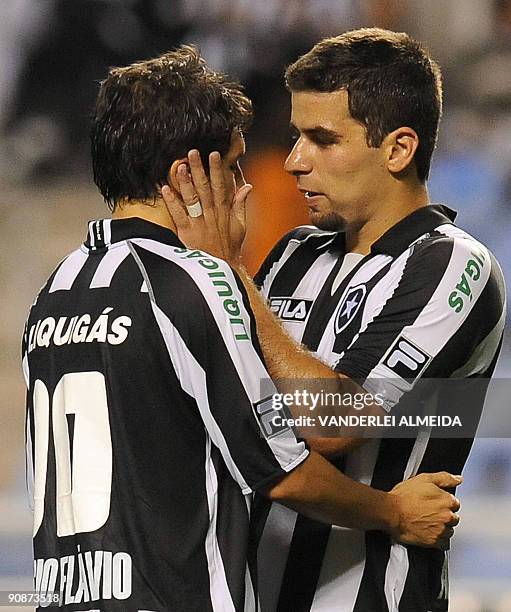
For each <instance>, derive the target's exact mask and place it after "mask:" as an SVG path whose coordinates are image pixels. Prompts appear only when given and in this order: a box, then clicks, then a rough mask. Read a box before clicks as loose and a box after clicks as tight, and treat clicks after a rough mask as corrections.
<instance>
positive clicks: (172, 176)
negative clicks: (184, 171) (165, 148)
mask: <svg viewBox="0 0 511 612" xmlns="http://www.w3.org/2000/svg"><path fill="white" fill-rule="evenodd" d="M181 164H186V166H188V158H187V157H183V158H181V159H176V160H174V161H173V162H172V165H171V166H170V169H169V171H168V173H167V181H168V184H169V186H170V187H172V189H173V190H174V191H175V192H176V193H178V194H181V191H180V189H179V183H178V180H177V169H178V168H179V166H180V165H181Z"/></svg>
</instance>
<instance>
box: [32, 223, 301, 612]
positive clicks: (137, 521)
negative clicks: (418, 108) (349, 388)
mask: <svg viewBox="0 0 511 612" xmlns="http://www.w3.org/2000/svg"><path fill="white" fill-rule="evenodd" d="M23 369H24V374H25V377H26V382H27V386H28V393H27V398H28V399H27V428H26V436H27V458H28V475H29V486H30V488H31V489H33V499H34V553H35V565H34V572H35V586H36V589H37V590H41V591H42V592H43V593H44V592H46V591H48V592H53V591H56V592H57V593H59V594H60V597H61V604H60V605H61V609H65V610H81V611H85V610H101V611H102V612H105V611H114V610H115V611H122V612H132V611H135V610H144V611H158V612H164V611H171V612H181V611H183V612H185V611H186V612H197V611H198V610H200V611H201V612H207V611H208V610H209V611H214V612H226V611H231V612H245V611H249V610H255V609H256V607H257V606H256V603H255V593H254V589H253V584H254V582H255V581H254V579H253V575H251V570H252V569H253V566H254V564H253V563H252V568H251V567H250V565H251V564H250V556H251V555H250V550H249V515H250V505H251V495H250V494H251V492H252V491H254V490H257V489H259V488H260V487H263V486H266V485H268V484H269V483H271V482H272V481H274V480H277V479H279V478H281V477H282V476H283V475H284V474H285V473H286V472H288V471H289V470H291V469H293V467H295V466H297V465H298V464H300V463H301V461H303V460H304V459H305V457H306V456H307V453H308V451H307V449H306V447H305V445H304V443H303V442H298V441H296V439H295V438H294V436H289V432H285V431H282V432H280V434H278V435H275V436H273V437H271V438H266V437H265V436H264V435H263V433H262V432H263V427H262V423H261V422H260V419H261V415H262V414H264V411H265V406H266V407H267V404H265V403H264V400H265V397H262V396H261V389H260V387H261V385H260V381H261V380H262V379H268V375H267V373H266V370H265V366H264V363H263V360H262V358H261V352H260V348H259V345H258V342H257V338H256V336H255V327H254V320H253V317H252V314H251V312H250V308H249V304H248V300H247V296H246V293H245V291H244V289H243V286H242V284H241V282H240V281H239V279H238V278H237V277H236V276H235V274H234V273H233V271H232V270H231V269H230V268H229V266H228V265H227V264H226V263H225V262H223V261H221V260H219V259H215V258H214V257H211V256H209V255H207V254H205V253H203V252H200V251H192V250H188V249H186V248H184V247H183V245H182V244H181V243H180V241H179V240H178V239H177V237H176V236H175V235H174V234H173V233H172V232H171V231H169V230H167V229H165V228H163V227H160V226H158V225H154V224H152V223H149V222H147V221H144V220H142V219H139V218H131V219H123V220H113V221H110V220H103V221H95V222H91V223H90V224H89V232H88V237H87V241H86V242H85V243H84V244H83V245H81V247H80V248H78V249H77V250H76V251H74V252H73V253H71V254H70V255H69V256H68V257H67V258H66V259H64V260H63V261H62V262H61V263H60V265H59V266H58V267H57V269H56V271H55V272H54V273H53V274H52V275H51V277H50V279H49V280H48V282H47V283H46V285H45V286H44V287H43V289H42V290H41V292H40V293H39V295H38V297H37V298H36V300H35V302H34V304H33V306H32V308H31V311H30V314H29V318H28V321H27V325H26V330H25V335H24V342H23ZM32 470H33V472H32ZM31 480H32V483H31V484H30V481H31ZM247 559H248V561H249V563H248V564H247ZM253 559H255V556H254V555H252V560H253Z"/></svg>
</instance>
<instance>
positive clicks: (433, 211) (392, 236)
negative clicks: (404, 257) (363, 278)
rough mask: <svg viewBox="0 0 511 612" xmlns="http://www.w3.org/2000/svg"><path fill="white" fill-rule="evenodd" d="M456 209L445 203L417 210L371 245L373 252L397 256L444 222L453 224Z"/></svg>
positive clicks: (374, 253)
mask: <svg viewBox="0 0 511 612" xmlns="http://www.w3.org/2000/svg"><path fill="white" fill-rule="evenodd" d="M456 214H457V213H456V211H454V210H452V209H451V208H449V207H448V206H444V205H443V204H429V205H428V206H424V207H423V208H419V209H418V210H415V211H414V212H413V213H411V214H410V215H408V216H407V217H405V218H404V219H401V221H399V222H398V223H396V225H394V226H392V227H391V228H390V229H389V230H387V231H386V232H385V233H384V234H383V236H381V238H379V239H378V240H377V241H376V242H374V243H373V245H372V246H371V254H373V255H376V254H381V253H383V254H387V255H392V256H393V257H397V256H398V255H400V254H401V253H402V252H403V251H405V250H406V249H407V248H408V247H409V246H410V245H411V244H412V242H414V241H415V240H417V238H419V237H420V236H422V235H424V234H427V233H428V232H431V231H433V230H434V229H435V228H436V227H438V226H439V225H442V224H444V223H449V224H452V223H453V221H454V219H455V218H456Z"/></svg>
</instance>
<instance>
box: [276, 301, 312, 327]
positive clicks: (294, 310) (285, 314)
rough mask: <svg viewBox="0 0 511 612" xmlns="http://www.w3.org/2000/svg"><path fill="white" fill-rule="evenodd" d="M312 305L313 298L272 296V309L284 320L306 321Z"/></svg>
mask: <svg viewBox="0 0 511 612" xmlns="http://www.w3.org/2000/svg"><path fill="white" fill-rule="evenodd" d="M311 306H312V300H301V299H298V298H285V297H278V298H271V300H270V310H271V311H272V312H274V313H275V314H276V315H277V316H278V317H279V319H282V320H283V321H305V319H306V318H307V315H308V314H309V310H310V309H311Z"/></svg>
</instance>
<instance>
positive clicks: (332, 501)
mask: <svg viewBox="0 0 511 612" xmlns="http://www.w3.org/2000/svg"><path fill="white" fill-rule="evenodd" d="M268 496H269V497H270V498H271V499H273V500H274V501H279V502H280V503H283V504H285V505H286V506H289V507H290V508H292V509H293V510H296V511H297V512H299V513H301V514H304V515H306V516H308V517H309V518H312V519H315V520H318V521H322V522H325V523H330V524H333V525H339V526H341V527H351V528H355V529H366V530H367V529H379V530H382V531H387V532H388V533H395V531H396V529H397V527H398V524H399V508H398V505H397V501H396V499H395V498H394V497H393V496H392V495H391V494H389V493H386V492H384V491H378V490H376V489H372V488H371V487H368V486H366V485H364V484H361V483H359V482H355V481H353V480H351V479H350V478H348V477H347V476H345V475H344V474H342V473H341V472H339V471H338V470H337V469H336V468H335V467H334V466H333V465H331V464H330V463H329V462H328V461H327V460H326V459H323V458H322V457H321V456H320V455H318V454H316V453H314V452H312V453H311V455H310V456H309V457H308V458H307V459H306V460H305V461H304V463H303V464H302V465H300V466H299V467H298V468H296V469H295V470H294V471H293V472H292V473H291V474H290V475H289V476H287V477H285V478H284V479H283V480H282V481H281V482H280V483H278V484H277V485H276V486H274V487H273V488H272V489H270V490H269V491H268Z"/></svg>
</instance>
